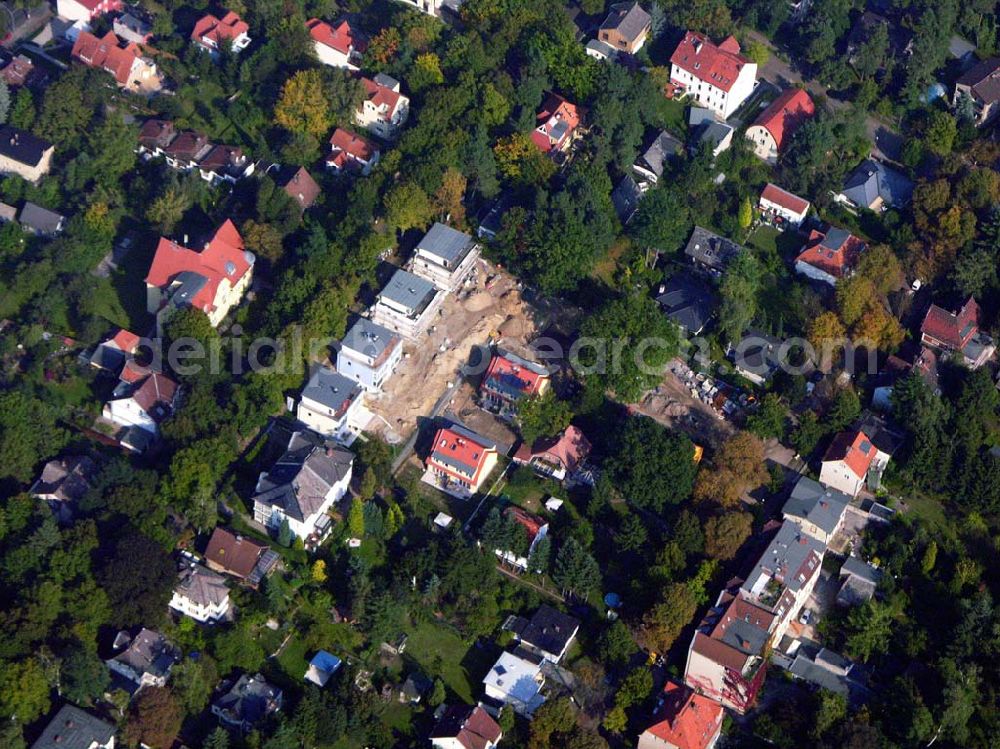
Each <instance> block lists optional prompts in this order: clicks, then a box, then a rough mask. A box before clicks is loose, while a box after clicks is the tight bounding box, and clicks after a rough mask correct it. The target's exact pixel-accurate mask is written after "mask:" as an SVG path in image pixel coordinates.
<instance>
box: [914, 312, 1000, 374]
mask: <svg viewBox="0 0 1000 749" xmlns="http://www.w3.org/2000/svg"><path fill="white" fill-rule="evenodd" d="M920 340H921V342H922V343H924V344H926V345H928V346H930V347H932V348H935V349H937V350H939V351H943V352H948V353H951V352H958V353H960V354H961V357H962V360H963V362H964V363H965V365H966V366H967V367H970V368H972V369H977V368H978V367H981V366H983V364H985V363H986V362H988V361H989V360H990V359H992V358H993V354H995V353H996V345H995V344H994V343H993V339H992V338H990V337H989V336H988V335H986V334H985V333H983V332H981V331H980V330H979V305H978V304H977V303H976V300H975V299H974V298H973V297H971V296H970V297H969V298H968V299H967V300H966V302H965V304H963V305H962V306H961V307H960V308H959V310H958V311H957V312H949V311H948V310H946V309H945V308H944V307H939V306H938V305H936V304H932V305H931V306H930V309H928V310H927V314H926V315H924V321H923V323H921V325H920Z"/></svg>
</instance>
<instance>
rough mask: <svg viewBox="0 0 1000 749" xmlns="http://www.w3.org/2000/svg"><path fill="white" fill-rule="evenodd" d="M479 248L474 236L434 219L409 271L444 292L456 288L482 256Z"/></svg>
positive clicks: (410, 264)
mask: <svg viewBox="0 0 1000 749" xmlns="http://www.w3.org/2000/svg"><path fill="white" fill-rule="evenodd" d="M479 254H480V247H479V243H478V242H476V240H474V239H473V238H472V237H471V236H469V235H468V234H466V233H465V232H463V231H459V230H458V229H452V228H451V227H450V226H447V225H445V224H442V223H441V222H440V221H436V222H434V225H433V226H432V227H431V228H430V231H428V232H427V233H426V234H425V235H424V236H423V239H421V240H420V241H419V242H417V246H416V249H415V250H414V251H413V258H412V259H411V260H410V263H409V265H408V266H407V267H408V270H409V271H410V272H411V273H413V274H414V275H417V276H419V277H420V278H424V279H427V280H428V281H430V282H431V283H433V284H434V285H435V286H437V287H438V288H439V289H441V290H442V291H446V292H452V291H456V290H457V289H458V288H459V287H460V286H461V285H462V283H463V282H464V281H465V279H466V278H468V276H469V274H470V273H471V271H472V268H473V266H474V265H475V264H476V261H477V260H478V259H479Z"/></svg>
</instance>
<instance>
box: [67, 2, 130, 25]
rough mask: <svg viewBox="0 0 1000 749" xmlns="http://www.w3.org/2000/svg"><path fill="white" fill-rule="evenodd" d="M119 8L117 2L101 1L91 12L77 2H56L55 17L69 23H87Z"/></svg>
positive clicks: (120, 5) (119, 4) (119, 5)
mask: <svg viewBox="0 0 1000 749" xmlns="http://www.w3.org/2000/svg"><path fill="white" fill-rule="evenodd" d="M121 7H122V4H121V2H119V0H101V2H99V3H97V5H95V6H94V9H93V10H91V9H90V8H88V7H87V6H86V5H84V4H83V3H81V2H78V0H56V15H58V16H59V17H60V18H65V19H67V20H69V21H89V20H90V19H92V18H96V17H97V16H100V15H104V14H105V13H108V12H110V11H113V10H119V9H121Z"/></svg>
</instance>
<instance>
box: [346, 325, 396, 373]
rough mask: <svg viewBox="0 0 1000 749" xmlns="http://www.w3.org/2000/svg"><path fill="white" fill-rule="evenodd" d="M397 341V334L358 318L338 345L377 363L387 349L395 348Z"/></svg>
mask: <svg viewBox="0 0 1000 749" xmlns="http://www.w3.org/2000/svg"><path fill="white" fill-rule="evenodd" d="M399 341H400V338H399V335H398V334H396V333H393V332H392V331H391V330H389V329H388V328H385V327H383V326H381V325H379V324H378V323H375V322H372V321H371V320H369V319H368V318H367V317H360V318H358V321H357V322H356V323H354V325H352V326H351V327H350V329H349V330H348V331H347V334H346V335H345V336H344V338H343V340H342V341H341V342H340V343H341V347H342V348H348V349H350V350H351V351H358V352H360V353H362V354H364V355H365V356H368V357H371V358H372V359H374V360H375V361H376V362H377V361H378V360H379V359H380V358H381V356H382V355H383V354H384V353H385V352H386V350H387V349H390V348H395V347H396V346H397V345H398V344H399Z"/></svg>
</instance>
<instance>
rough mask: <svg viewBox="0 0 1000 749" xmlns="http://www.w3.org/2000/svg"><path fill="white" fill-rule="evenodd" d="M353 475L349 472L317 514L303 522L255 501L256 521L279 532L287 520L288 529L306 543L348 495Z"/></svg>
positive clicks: (279, 509)
mask: <svg viewBox="0 0 1000 749" xmlns="http://www.w3.org/2000/svg"><path fill="white" fill-rule="evenodd" d="M351 473H352V471H348V472H347V475H345V476H344V478H342V479H341V480H340V481H338V482H337V483H336V484H334V485H333V486H331V487H330V491H328V492H327V494H326V497H325V498H324V500H323V504H322V505H320V507H319V509H317V510H316V512H314V513H312V514H310V515H309V516H308V517H307V518H306V519H305V520H303V521H300V520H297V519H295V518H293V517H289V516H287V515H285V513H284V512H283V511H282V509H281V508H280V507H275V506H273V505H270V504H266V503H264V502H260V501H254V508H253V517H254V520H256V521H257V522H258V523H260V524H261V525H263V526H265V527H266V528H269V529H271V530H277V529H278V528H280V527H281V522H282V520H286V519H287V520H288V527H289V528H290V529H291V531H292V534H293V535H295V536H296V537H297V538H301V539H302V540H303V541H305V540H306V539H307V538H309V536H311V535H312V534H313V533H316V532H317V527H318V526H319V525H320V519H321V518H325V517H326V516H327V513H328V512H329V511H330V508H331V507H333V505H334V504H335V503H336V502H338V501H339V500H340V499H341V497H343V496H344V495H345V494H346V493H347V487H348V485H349V484H350V483H351Z"/></svg>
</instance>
